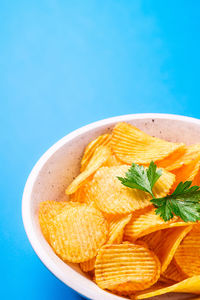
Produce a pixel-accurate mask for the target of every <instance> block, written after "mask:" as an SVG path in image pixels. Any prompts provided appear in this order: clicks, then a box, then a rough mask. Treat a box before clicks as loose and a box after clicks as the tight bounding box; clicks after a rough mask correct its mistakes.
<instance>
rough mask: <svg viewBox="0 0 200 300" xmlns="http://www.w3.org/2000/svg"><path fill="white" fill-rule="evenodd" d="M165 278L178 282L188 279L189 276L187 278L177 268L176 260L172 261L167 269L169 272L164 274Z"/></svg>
mask: <svg viewBox="0 0 200 300" xmlns="http://www.w3.org/2000/svg"><path fill="white" fill-rule="evenodd" d="M163 276H164V277H165V278H167V279H171V280H173V281H178V282H179V281H182V280H185V279H186V278H188V276H185V274H183V273H182V272H181V270H179V269H178V268H177V266H176V264H175V262H174V259H172V261H171V263H170V264H169V266H168V267H167V270H166V271H165V272H164V273H163Z"/></svg>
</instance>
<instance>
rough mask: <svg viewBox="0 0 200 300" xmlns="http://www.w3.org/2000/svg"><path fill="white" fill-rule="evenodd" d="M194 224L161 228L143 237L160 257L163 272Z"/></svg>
mask: <svg viewBox="0 0 200 300" xmlns="http://www.w3.org/2000/svg"><path fill="white" fill-rule="evenodd" d="M191 229H192V226H184V227H177V228H167V229H163V230H159V231H156V232H153V233H150V234H149V235H146V236H144V237H143V238H142V240H143V241H145V242H146V243H147V245H148V247H149V249H151V250H152V251H153V252H154V253H155V254H156V255H157V257H158V259H159V260H160V263H161V273H163V272H164V271H165V270H166V269H167V267H168V265H169V264H170V262H171V260H172V258H173V256H174V253H175V252H176V250H177V248H178V246H179V244H180V242H181V241H182V239H183V238H184V237H185V236H186V234H188V232H190V230H191Z"/></svg>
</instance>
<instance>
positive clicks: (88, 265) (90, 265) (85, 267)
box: [80, 256, 96, 272]
mask: <svg viewBox="0 0 200 300" xmlns="http://www.w3.org/2000/svg"><path fill="white" fill-rule="evenodd" d="M95 261H96V256H95V257H93V258H91V259H89V260H88V261H84V262H82V263H80V268H81V270H82V271H83V272H90V271H93V270H94V266H95Z"/></svg>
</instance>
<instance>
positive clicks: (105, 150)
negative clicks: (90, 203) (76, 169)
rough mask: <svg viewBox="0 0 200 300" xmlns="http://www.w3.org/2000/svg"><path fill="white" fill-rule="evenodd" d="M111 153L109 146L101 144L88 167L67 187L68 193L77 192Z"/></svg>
mask: <svg viewBox="0 0 200 300" xmlns="http://www.w3.org/2000/svg"><path fill="white" fill-rule="evenodd" d="M110 155H111V150H110V148H109V147H107V146H99V147H98V148H97V149H96V150H95V152H94V154H93V156H92V158H91V160H90V162H89V164H88V165H87V167H86V169H85V170H84V171H83V172H82V173H80V174H79V175H78V176H77V177H76V178H75V179H74V181H72V183H71V184H70V185H69V186H68V188H67V189H66V194H68V195H70V194H73V193H74V192H76V191H77V190H78V188H79V187H80V186H81V185H82V184H84V182H85V181H86V179H88V178H89V177H90V176H91V175H92V174H94V172H96V171H97V170H98V169H99V168H100V167H101V166H102V165H103V164H104V163H105V162H106V161H107V159H108V158H109V157H110Z"/></svg>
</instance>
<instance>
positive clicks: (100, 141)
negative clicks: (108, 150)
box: [81, 134, 111, 172]
mask: <svg viewBox="0 0 200 300" xmlns="http://www.w3.org/2000/svg"><path fill="white" fill-rule="evenodd" d="M110 140H111V135H110V134H103V135H100V136H98V137H97V138H96V139H95V140H93V141H91V142H90V143H89V144H88V145H87V147H86V148H85V152H84V154H83V158H82V160H81V172H83V171H84V170H85V169H86V167H87V165H88V163H89V161H90V160H91V158H92V156H93V154H94V152H95V151H96V149H97V148H98V147H99V146H106V145H108V144H109V143H110Z"/></svg>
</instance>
